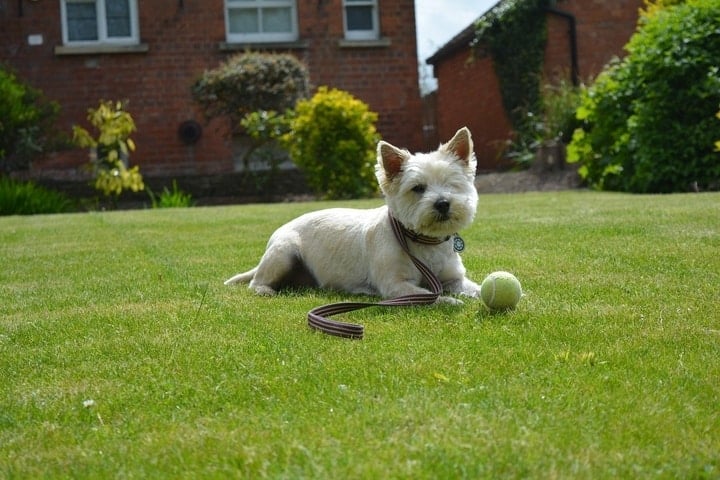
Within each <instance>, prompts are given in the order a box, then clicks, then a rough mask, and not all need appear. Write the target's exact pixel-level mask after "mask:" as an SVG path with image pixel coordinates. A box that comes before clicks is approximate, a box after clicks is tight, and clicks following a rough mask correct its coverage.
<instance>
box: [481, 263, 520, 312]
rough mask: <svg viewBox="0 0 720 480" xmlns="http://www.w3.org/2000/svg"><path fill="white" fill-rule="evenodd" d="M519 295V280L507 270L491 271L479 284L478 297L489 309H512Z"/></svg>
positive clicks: (518, 299)
mask: <svg viewBox="0 0 720 480" xmlns="http://www.w3.org/2000/svg"><path fill="white" fill-rule="evenodd" d="M520 297H522V287H521V286H520V281H519V280H518V279H517V278H516V277H515V275H513V274H512V273H509V272H493V273H491V274H490V275H488V276H487V277H485V280H483V282H482V284H481V285H480V298H482V301H483V303H484V304H485V305H486V306H487V307H488V308H489V309H490V310H510V309H513V308H515V306H516V305H517V304H518V302H519V301H520Z"/></svg>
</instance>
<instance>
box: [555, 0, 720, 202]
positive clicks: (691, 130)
mask: <svg viewBox="0 0 720 480" xmlns="http://www.w3.org/2000/svg"><path fill="white" fill-rule="evenodd" d="M718 25H720V2H718V0H689V1H688V2H687V3H685V4H680V5H676V6H671V7H666V8H663V9H655V10H653V13H652V14H651V15H649V14H646V15H645V16H643V17H642V18H641V21H640V26H639V29H638V31H637V32H636V33H635V34H634V35H633V36H632V38H631V39H630V41H629V43H628V45H627V47H626V48H627V51H628V55H627V57H626V58H625V59H624V60H622V61H617V62H615V63H613V64H611V65H610V66H609V67H608V68H606V70H605V71H603V72H602V73H601V74H600V75H599V76H598V78H597V79H596V81H595V83H594V84H593V85H592V86H591V87H590V88H589V89H588V90H587V91H586V92H585V93H584V94H583V98H582V103H581V106H580V108H579V109H578V112H577V115H578V118H579V119H580V120H582V121H583V122H584V125H583V127H582V128H581V129H578V130H576V131H575V134H574V135H573V140H572V142H571V144H570V146H569V149H568V160H569V161H577V162H580V163H581V168H580V173H581V175H583V176H584V177H585V178H586V179H587V181H588V182H589V183H590V184H591V185H594V186H596V187H598V188H602V189H608V190H621V191H628V192H674V191H687V190H688V188H689V186H690V185H691V184H695V185H697V186H699V187H700V188H717V186H718V182H719V181H720V162H719V161H718V156H717V153H715V152H713V149H714V142H715V140H717V138H719V137H720V123H718V122H717V120H716V119H715V118H714V115H715V113H716V110H717V105H718V103H719V102H720V74H719V69H718V63H717V61H718V58H720V35H718Z"/></svg>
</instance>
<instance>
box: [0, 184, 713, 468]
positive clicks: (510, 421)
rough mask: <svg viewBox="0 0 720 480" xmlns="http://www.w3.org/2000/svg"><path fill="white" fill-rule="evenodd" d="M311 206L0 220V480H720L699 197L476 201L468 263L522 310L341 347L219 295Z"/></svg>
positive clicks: (398, 327)
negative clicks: (493, 275)
mask: <svg viewBox="0 0 720 480" xmlns="http://www.w3.org/2000/svg"><path fill="white" fill-rule="evenodd" d="M347 204H350V205H354V206H359V207H371V206H375V205H377V204H378V201H359V202H345V203H344V205H347ZM328 205H331V204H330V203H302V204H275V205H248V206H235V207H222V208H195V209H171V210H144V211H126V212H109V213H88V214H66V215H52V216H32V217H5V218H0V265H2V267H1V268H0V280H1V281H0V298H1V299H2V302H0V372H1V375H2V382H1V383H0V385H1V386H0V392H1V394H0V477H2V478H50V477H52V478H108V477H116V478H161V477H166V478H198V477H205V478H208V477H209V478H227V477H231V478H232V477H236V478H413V479H433V478H498V477H511V478H518V477H521V478H528V477H529V478H618V477H619V478H718V477H720V456H719V455H718V452H720V409H719V408H718V399H719V398H720V315H718V312H719V311H720V300H719V298H718V291H719V289H720V256H719V255H718V252H720V222H719V221H718V220H719V219H720V195H718V194H692V195H672V196H629V195H621V194H600V193H590V192H584V193H578V192H564V193H537V194H522V195H486V196H483V197H482V198H481V203H480V209H479V213H478V218H477V221H476V222H475V224H474V226H473V227H472V228H470V229H468V230H467V231H465V232H463V237H464V239H465V241H466V245H467V248H466V250H465V252H464V253H463V256H464V260H465V264H466V267H467V268H468V271H469V274H470V276H471V277H473V278H474V279H476V280H478V281H480V280H482V278H483V277H484V275H485V274H487V273H489V272H491V271H493V270H499V269H504V270H509V271H512V272H514V273H515V274H516V275H517V276H518V277H519V278H520V280H521V281H522V282H523V287H524V289H525V290H526V293H527V296H526V297H525V298H524V299H523V300H522V302H521V303H520V305H519V307H518V309H517V310H516V311H514V312H511V313H509V314H504V315H490V314H488V313H487V312H486V311H485V310H484V309H483V308H481V307H480V305H479V304H478V303H476V302H473V301H470V302H466V304H465V305H464V306H462V307H451V306H438V307H413V308H398V309H368V310H362V311H360V312H355V313H352V314H349V315H348V316H347V317H345V318H347V319H348V320H351V321H355V322H360V323H363V324H365V329H366V337H365V339H364V340H362V341H350V340H344V339H338V338H335V337H328V336H325V335H322V334H319V333H315V332H311V331H310V330H309V329H307V328H306V326H305V315H306V313H307V311H308V310H309V309H310V308H312V307H314V306H317V305H321V304H324V303H329V302H332V301H337V300H346V299H349V297H348V296H347V295H342V294H337V293H332V292H322V291H308V292H299V293H298V292H296V293H287V294H284V295H282V296H279V297H277V298H270V299H268V298H258V297H255V296H253V295H251V294H250V292H248V291H247V289H246V288H242V287H241V288H231V287H225V286H223V284H222V280H223V279H225V278H227V277H228V276H230V275H232V274H234V273H236V272H237V271H240V270H242V269H245V268H249V267H251V266H252V265H254V264H255V263H256V261H257V260H258V258H259V256H260V255H261V254H262V251H263V247H264V244H265V242H266V240H267V237H268V236H269V234H270V233H271V232H272V231H273V230H274V229H275V228H276V227H277V226H278V225H280V224H281V223H283V222H285V221H286V220H288V219H290V218H292V217H294V216H296V215H298V214H299V213H301V212H305V211H308V210H314V209H317V208H322V207H326V206H328Z"/></svg>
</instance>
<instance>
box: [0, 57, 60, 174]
mask: <svg viewBox="0 0 720 480" xmlns="http://www.w3.org/2000/svg"><path fill="white" fill-rule="evenodd" d="M59 111H60V107H59V106H58V104H57V103H55V102H50V101H47V100H46V99H45V98H44V97H43V94H42V92H41V91H40V90H36V89H34V88H32V87H30V86H28V85H25V84H24V83H22V82H21V81H20V80H18V79H17V77H16V76H15V75H14V74H13V73H12V72H10V71H8V70H6V69H4V68H0V172H2V173H7V172H10V171H14V170H25V169H27V168H28V167H29V165H30V161H31V160H32V158H33V157H34V156H36V155H38V154H40V153H41V152H43V151H45V150H46V148H47V145H48V144H49V143H51V141H52V140H53V139H54V137H55V135H56V134H55V132H54V131H53V125H54V122H55V120H56V118H57V115H58V112H59Z"/></svg>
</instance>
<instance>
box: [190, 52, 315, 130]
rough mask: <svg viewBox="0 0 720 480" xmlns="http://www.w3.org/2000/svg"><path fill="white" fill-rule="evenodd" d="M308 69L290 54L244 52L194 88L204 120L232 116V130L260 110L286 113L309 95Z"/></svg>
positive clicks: (193, 92) (211, 71)
mask: <svg viewBox="0 0 720 480" xmlns="http://www.w3.org/2000/svg"><path fill="white" fill-rule="evenodd" d="M308 82H309V81H308V73H307V69H306V68H305V66H304V65H303V64H302V63H301V62H300V61H299V60H298V59H297V58H295V57H294V56H292V55H290V54H268V53H253V52H250V53H242V54H239V55H235V56H234V57H231V58H230V59H229V60H227V61H226V62H224V63H222V64H220V66H219V67H217V68H215V69H213V70H209V71H206V72H205V73H204V74H203V76H202V77H201V78H200V79H199V80H198V81H197V82H195V84H194V85H193V86H192V89H191V90H192V95H193V98H194V100H195V101H196V102H197V103H198V104H199V105H200V106H201V107H202V108H203V111H204V114H205V117H206V118H208V119H210V118H215V117H222V116H229V117H230V119H231V120H232V123H233V128H235V129H237V130H242V127H241V123H240V122H241V120H242V118H243V117H245V116H246V115H247V114H249V113H252V112H255V111H258V110H273V111H276V112H284V111H285V110H287V109H291V108H293V107H294V106H295V103H296V102H297V101H298V100H299V99H301V98H306V97H307V95H308Z"/></svg>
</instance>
